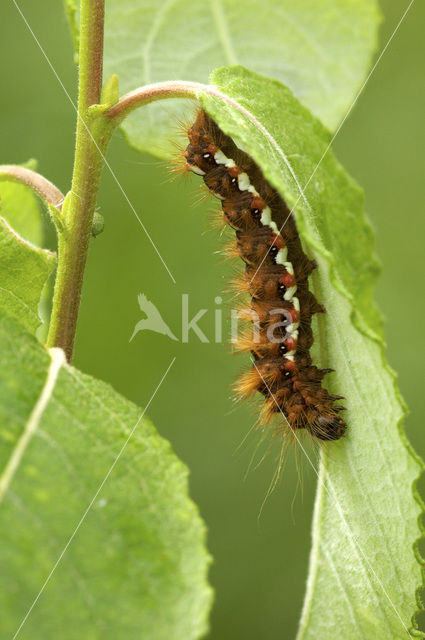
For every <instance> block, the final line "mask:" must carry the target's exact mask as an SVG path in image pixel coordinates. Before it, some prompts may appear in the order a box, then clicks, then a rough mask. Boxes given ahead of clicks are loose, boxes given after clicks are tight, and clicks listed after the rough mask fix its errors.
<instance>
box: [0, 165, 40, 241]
mask: <svg viewBox="0 0 425 640" xmlns="http://www.w3.org/2000/svg"><path fill="white" fill-rule="evenodd" d="M22 166H23V167H26V168H27V169H33V170H35V169H36V168H37V162H36V161H35V160H29V161H28V162H26V163H24V164H23V165H22ZM0 214H1V215H2V216H3V217H4V218H6V220H7V221H8V223H9V224H10V226H11V227H13V229H15V231H16V232H17V233H19V235H20V236H22V237H23V238H25V239H26V240H28V241H29V242H32V243H33V244H35V245H37V246H42V244H43V226H42V217H41V216H42V213H41V209H40V203H39V200H38V198H37V196H36V195H35V193H34V192H33V191H31V189H29V188H28V187H27V186H26V185H23V184H19V183H18V182H3V181H1V182H0Z"/></svg>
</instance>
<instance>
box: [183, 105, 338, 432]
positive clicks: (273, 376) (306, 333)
mask: <svg viewBox="0 0 425 640" xmlns="http://www.w3.org/2000/svg"><path fill="white" fill-rule="evenodd" d="M187 134H188V137H189V145H188V147H187V148H186V151H185V152H184V157H185V159H186V164H185V168H186V169H188V170H190V171H193V172H194V173H196V174H198V175H201V176H202V177H203V179H204V182H205V184H206V185H207V187H208V189H209V190H210V191H211V192H212V193H213V195H215V196H216V197H218V198H219V199H220V200H221V201H222V209H223V213H224V218H225V221H226V222H227V223H228V224H229V225H230V226H231V227H232V228H233V229H234V230H235V232H236V247H235V248H236V252H237V254H238V255H239V256H240V257H241V258H242V260H243V261H244V263H245V274H244V278H243V282H242V285H243V287H244V289H246V290H247V291H248V292H249V294H250V296H251V306H250V309H249V310H248V311H249V314H250V315H251V316H253V318H254V320H253V321H254V326H255V329H256V335H255V339H254V337H245V338H243V337H242V338H241V339H240V340H239V347H240V349H242V350H249V351H251V353H252V356H253V358H254V366H253V368H252V369H251V370H250V371H249V372H248V373H246V374H244V375H243V376H242V378H241V380H240V381H239V383H238V385H237V389H238V391H239V392H240V393H241V394H242V395H243V396H247V395H249V394H251V393H253V392H255V391H259V392H260V393H262V394H263V395H264V397H265V406H264V409H263V411H262V416H261V417H262V418H263V419H265V420H268V419H270V418H271V417H272V416H273V415H275V414H276V413H278V412H282V413H283V415H284V416H285V418H286V420H287V422H288V425H289V427H290V430H291V431H293V432H295V431H296V430H297V429H302V428H305V429H307V431H309V432H310V434H311V435H313V436H315V437H317V438H319V439H320V440H337V439H339V438H340V437H341V436H342V435H344V432H345V429H346V424H345V422H344V421H343V420H342V418H341V416H340V415H339V412H340V411H342V410H343V409H344V407H340V406H334V401H335V400H339V399H341V398H342V396H335V395H330V394H329V393H328V391H327V390H326V389H325V388H323V387H322V386H321V381H322V379H323V377H324V376H325V374H326V373H329V372H330V371H332V370H331V369H318V368H317V367H315V366H314V365H312V361H311V357H310V353H309V351H310V347H311V345H312V343H313V333H312V329H311V317H312V315H313V314H314V313H321V312H325V309H324V307H323V306H322V305H320V304H319V303H318V302H317V300H316V298H315V297H314V295H313V293H312V292H311V291H310V290H309V287H308V276H309V274H310V273H311V272H312V271H313V269H315V268H316V264H315V262H314V261H312V260H310V259H309V258H308V257H307V256H306V254H305V253H304V252H303V249H302V246H301V242H300V238H299V235H298V231H297V228H296V225H295V220H294V218H293V216H292V215H291V214H290V211H289V209H288V207H287V205H286V204H285V202H284V201H283V200H282V198H281V197H280V196H279V194H278V193H277V191H276V190H275V189H273V188H272V187H271V186H270V185H269V184H268V183H267V181H266V180H265V178H264V176H263V174H262V172H261V170H260V169H259V167H257V165H256V164H255V163H254V162H253V160H252V159H251V158H250V157H249V156H248V155H247V154H246V153H244V152H242V151H241V150H240V149H238V148H237V147H236V145H235V144H234V142H233V141H232V140H231V139H230V138H229V137H228V136H226V135H225V134H224V133H223V132H222V131H221V130H220V129H219V127H218V126H217V124H216V123H215V122H214V121H213V120H212V119H211V118H210V117H209V116H208V115H207V114H206V113H205V112H204V111H203V110H201V111H200V112H199V114H198V116H197V118H196V120H195V123H194V124H193V126H192V127H190V128H189V129H188V131H187Z"/></svg>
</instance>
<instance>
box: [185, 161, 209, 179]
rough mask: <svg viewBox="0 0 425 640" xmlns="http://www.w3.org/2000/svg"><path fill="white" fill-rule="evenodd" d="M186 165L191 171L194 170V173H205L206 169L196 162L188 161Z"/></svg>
mask: <svg viewBox="0 0 425 640" xmlns="http://www.w3.org/2000/svg"><path fill="white" fill-rule="evenodd" d="M186 167H187V168H188V169H190V170H191V171H193V173H196V174H197V175H198V176H204V175H205V171H202V169H200V168H199V167H197V166H196V164H189V163H188V162H186Z"/></svg>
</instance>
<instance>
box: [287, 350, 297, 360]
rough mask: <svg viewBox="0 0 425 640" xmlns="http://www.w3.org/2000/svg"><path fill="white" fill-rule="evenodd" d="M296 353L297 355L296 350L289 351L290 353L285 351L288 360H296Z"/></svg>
mask: <svg viewBox="0 0 425 640" xmlns="http://www.w3.org/2000/svg"><path fill="white" fill-rule="evenodd" d="M294 355H295V351H288V353H285V358H286V359H287V360H292V361H294Z"/></svg>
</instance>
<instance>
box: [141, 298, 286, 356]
mask: <svg viewBox="0 0 425 640" xmlns="http://www.w3.org/2000/svg"><path fill="white" fill-rule="evenodd" d="M137 300H138V303H139V307H140V310H141V311H142V312H143V313H144V314H145V316H146V317H145V318H142V319H141V320H139V322H137V324H136V325H135V327H134V330H133V333H132V335H131V338H130V340H129V342H131V341H132V340H133V339H134V337H135V336H136V334H137V333H139V332H140V331H146V330H148V331H154V332H155V333H160V334H162V335H164V336H167V337H168V338H170V339H171V340H175V341H177V342H182V343H188V342H189V338H190V337H191V336H196V337H197V339H198V340H199V341H200V342H203V343H207V344H208V343H210V340H209V339H208V337H207V335H206V334H205V332H204V331H203V330H202V329H201V327H200V326H199V324H198V323H199V322H200V321H201V319H202V318H203V317H204V316H206V314H208V309H199V310H198V311H197V312H196V313H193V312H192V313H191V314H190V313H189V294H187V293H183V294H182V298H181V338H178V337H177V336H176V335H175V334H174V333H173V331H172V330H171V329H170V327H169V326H168V324H167V323H166V322H165V320H164V319H163V317H162V315H161V313H160V312H159V310H158V308H157V307H156V306H155V305H154V303H153V302H151V301H150V300H149V299H148V298H147V297H146V296H145V295H144V294H143V293H140V294H139V295H138V298H137ZM222 302H223V300H222V298H221V297H220V296H217V297H216V298H214V304H215V305H216V306H215V307H214V309H213V310H212V312H213V314H214V338H213V341H214V342H216V343H220V342H223V322H225V321H226V320H227V321H229V322H230V342H233V343H237V342H238V336H239V323H240V320H242V323H243V325H244V326H245V327H246V323H247V320H250V321H251V322H252V325H251V327H252V341H253V342H254V343H256V344H258V343H259V342H260V341H261V330H260V329H261V327H263V329H266V335H267V341H268V342H271V343H281V342H283V341H285V340H287V339H288V337H290V335H291V332H292V331H293V330H294V328H295V326H294V325H293V324H292V323H293V322H294V320H293V319H292V317H291V314H290V311H289V310H288V309H285V308H281V307H278V308H272V309H269V310H268V314H267V317H266V318H265V317H261V318H260V317H259V316H258V314H257V313H256V312H255V310H254V309H252V308H249V307H248V308H246V309H242V310H241V309H229V317H228V318H223V310H222V309H221V308H220V305H221V303H222ZM209 315H210V316H211V313H210V314H209ZM210 325H211V323H210ZM297 326H298V325H297ZM287 330H288V331H289V333H287Z"/></svg>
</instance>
